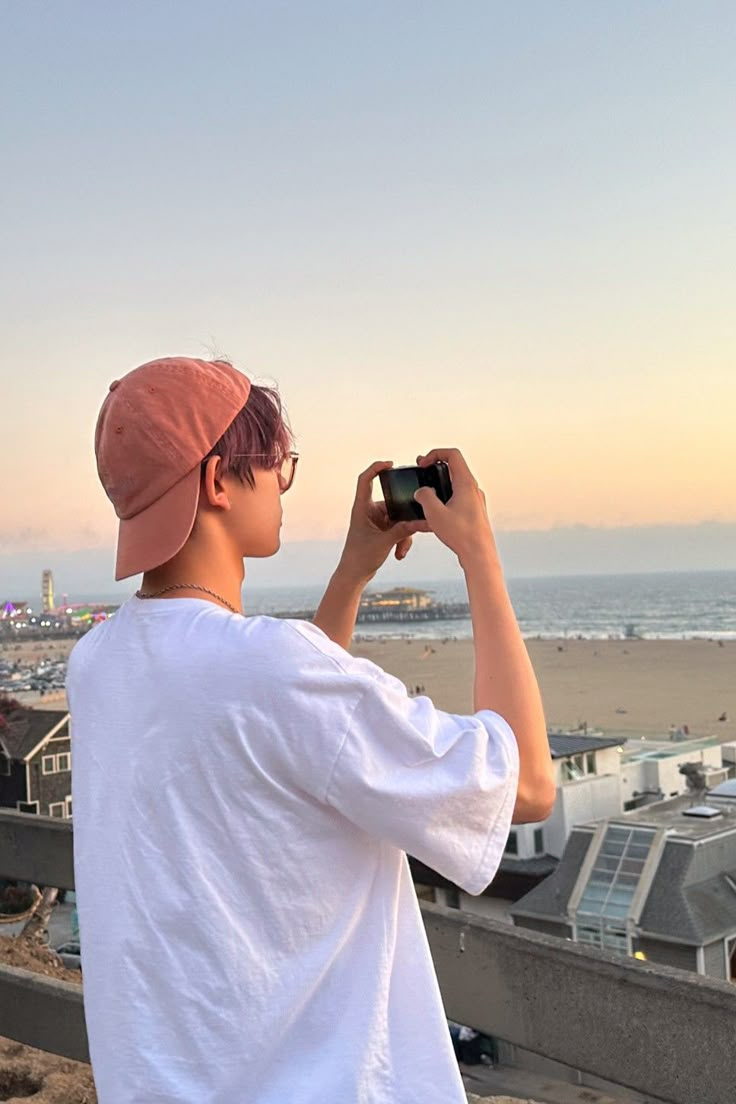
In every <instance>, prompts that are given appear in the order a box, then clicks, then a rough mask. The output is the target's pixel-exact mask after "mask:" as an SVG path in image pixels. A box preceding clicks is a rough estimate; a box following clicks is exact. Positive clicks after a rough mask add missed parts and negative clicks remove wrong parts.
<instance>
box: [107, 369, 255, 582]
mask: <svg viewBox="0 0 736 1104" xmlns="http://www.w3.org/2000/svg"><path fill="white" fill-rule="evenodd" d="M249 395H250V380H249V379H248V378H247V377H246V376H244V375H243V374H242V372H238V371H237V370H236V369H235V368H233V367H232V365H231V364H228V363H227V362H226V361H221V360H194V359H192V358H191V357H164V358H162V359H161V360H152V361H149V363H148V364H142V365H141V366H140V367H139V368H134V369H133V370H132V371H131V372H128V373H127V375H125V376H123V377H122V379H119V380H113V381H112V383H111V384H110V389H109V394H108V395H107V396H106V397H105V401H104V402H103V404H102V407H101V409H100V413H99V416H98V418H97V426H96V429H95V456H96V458H97V472H98V474H99V477H100V481H101V483H102V486H103V487H104V488H105V493H106V495H107V497H108V498H109V499H110V501H111V502H112V504H113V506H114V507H115V513H116V514H117V516H118V517H119V518H120V527H119V530H118V548H117V558H116V563H115V578H116V579H127V578H128V577H129V576H130V575H139V574H140V573H141V572H143V571H150V570H151V569H152V568H154V567H158V566H159V565H160V564H162V563H166V561H167V560H170V559H171V557H172V556H175V555H176V553H177V552H178V551H179V550H180V549H181V548H182V547H183V546H184V544H185V543H186V541H187V538H188V537H189V534H190V533H191V531H192V529H193V527H194V519H195V517H196V515H197V505H198V503H199V488H200V472H201V463H202V461H203V460H204V458H205V456H207V454H208V453H209V451H210V450H211V449H212V447H213V445H215V444H216V443H217V441H218V440H219V439H220V437H221V436H222V435H223V433H224V432H225V430H226V429H227V427H228V426H229V425H230V423H231V422H232V421H233V420H234V418H235V416H236V415H237V414H238V413H239V412H240V411H241V410H242V409H243V407H244V406H245V404H246V402H247V401H248V396H249Z"/></svg>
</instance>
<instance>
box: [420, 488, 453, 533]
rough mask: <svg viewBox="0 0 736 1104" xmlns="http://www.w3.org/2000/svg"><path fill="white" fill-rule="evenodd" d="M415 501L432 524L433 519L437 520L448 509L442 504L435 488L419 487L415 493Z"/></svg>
mask: <svg viewBox="0 0 736 1104" xmlns="http://www.w3.org/2000/svg"><path fill="white" fill-rule="evenodd" d="M414 500H415V502H418V503H419V505H420V506H421V507H422V509H423V510H424V516H425V518H426V519H427V521H428V522H429V524H430V525H431V524H432V519H433V518H437V517H439V515H440V512H441V511H442V510H444V509H445V508H446V507H445V506H443V504H442V503H441V502H440V500H439V498H438V497H437V493H436V491H435V489H434V487H417V489H416V491H415V492H414Z"/></svg>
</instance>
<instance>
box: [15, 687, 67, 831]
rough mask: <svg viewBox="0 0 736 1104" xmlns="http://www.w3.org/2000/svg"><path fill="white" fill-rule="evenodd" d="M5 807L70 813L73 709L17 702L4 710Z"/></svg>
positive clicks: (27, 810)
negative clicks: (44, 707)
mask: <svg viewBox="0 0 736 1104" xmlns="http://www.w3.org/2000/svg"><path fill="white" fill-rule="evenodd" d="M0 807H4V808H6V809H17V810H18V811H19V812H21V813H40V814H42V815H43V816H56V817H71V815H72V772H71V740H70V731H69V713H68V712H67V711H66V710H60V709H27V708H24V707H22V706H21V707H17V706H16V707H15V708H13V709H11V710H9V711H8V712H6V713H0Z"/></svg>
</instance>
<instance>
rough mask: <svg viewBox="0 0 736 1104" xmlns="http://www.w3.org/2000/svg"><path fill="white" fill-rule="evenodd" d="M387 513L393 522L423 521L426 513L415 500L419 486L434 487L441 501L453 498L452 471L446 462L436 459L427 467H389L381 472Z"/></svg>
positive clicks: (379, 476) (380, 477) (379, 475)
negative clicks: (415, 493)
mask: <svg viewBox="0 0 736 1104" xmlns="http://www.w3.org/2000/svg"><path fill="white" fill-rule="evenodd" d="M378 478H379V479H380V480H381V490H382V491H383V497H384V499H385V500H386V510H387V511H388V516H389V519H390V520H391V521H424V510H423V509H422V507H421V506H420V505H419V503H418V502H415V500H414V492H415V491H416V489H417V488H418V487H434V489H435V491H436V492H437V497H438V498H439V500H440V502H448V501H449V500H450V498H451V497H452V481H451V480H450V469H449V468H448V466H447V462H446V461H445V460H437V461H436V462H435V463H434V464H428V465H427V467H426V468H415V467H406V468H386V470H385V471H382V472H379V473H378Z"/></svg>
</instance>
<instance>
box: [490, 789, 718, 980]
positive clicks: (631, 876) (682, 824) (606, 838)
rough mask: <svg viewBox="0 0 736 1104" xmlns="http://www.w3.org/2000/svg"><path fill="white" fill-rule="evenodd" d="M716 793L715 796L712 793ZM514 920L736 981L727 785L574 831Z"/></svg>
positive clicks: (513, 914)
mask: <svg viewBox="0 0 736 1104" xmlns="http://www.w3.org/2000/svg"><path fill="white" fill-rule="evenodd" d="M719 791H720V793H719ZM510 913H511V917H512V919H513V922H514V923H515V924H517V925H519V926H521V927H526V928H531V929H533V930H535V931H541V932H546V933H547V934H550V935H556V936H560V937H562V938H565V939H570V940H573V941H574V942H578V943H586V944H589V945H592V946H594V947H600V948H603V949H605V950H608V951H614V952H616V953H618V954H621V955H628V956H634V957H636V958H644V959H648V960H650V961H652V962H657V963H661V964H663V965H666V966H677V967H680V968H681V969H685V970H692V971H695V972H697V973H699V974H707V975H709V976H710V977H714V978H720V979H723V980H726V981H736V783H735V782H734V781H729V782H726V783H725V784H724V785H723V786H719V787H717V788H716V789H715V790H714V791H712V794H711V793H710V792H709V793H708V795H707V796H706V799H705V802H704V803H702V804H696V803H695V800H694V799H693V798H692V797H690V796H684V797H676V798H672V799H669V800H667V801H661V802H656V803H654V804H651V805H647V806H645V807H644V808H641V809H636V810H632V811H630V812H627V813H623V814H621V815H620V816H614V817H608V818H607V819H605V820H602V821H600V822H598V823H589V824H580V825H577V826H576V827H575V828H574V829H573V831H572V833H571V835H570V839H569V840H568V843H567V847H566V848H565V852H564V854H563V856H562V859H561V861H560V863H559V865H558V867H557V869H556V870H555V871H554V873H553V874H551V875H550V877H549V878H547V879H546V880H545V881H543V882H541V883H540V884H539V885H538V886H536V887H535V888H534V889H532V890H531V891H530V892H529V893H528V894H526V895H525V896H524V897H522V898H521V899H520V900H518V901H517V902H516V903H515V904H513V905H512V906H511V909H510Z"/></svg>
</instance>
